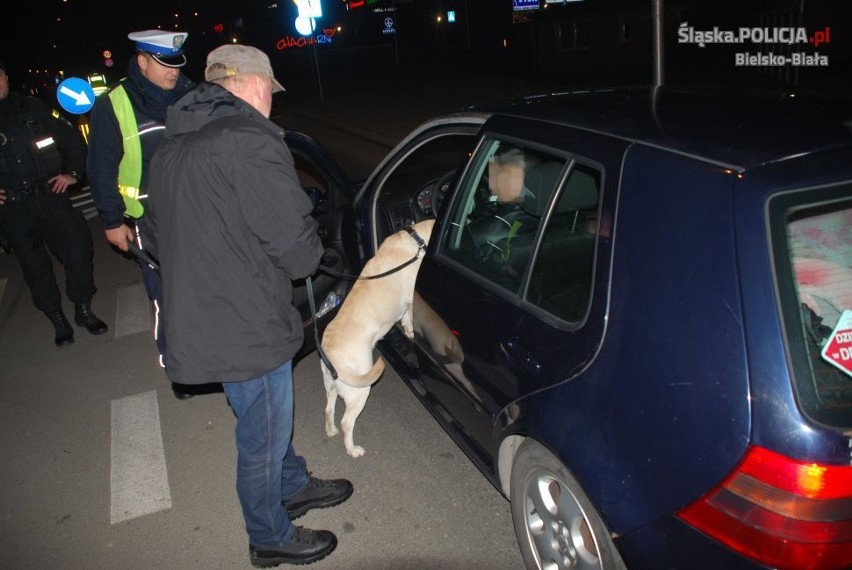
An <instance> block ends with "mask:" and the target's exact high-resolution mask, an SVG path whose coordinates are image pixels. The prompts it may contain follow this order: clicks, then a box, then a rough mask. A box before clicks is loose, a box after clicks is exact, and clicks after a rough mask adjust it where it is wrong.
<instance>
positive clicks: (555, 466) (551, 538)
mask: <svg viewBox="0 0 852 570" xmlns="http://www.w3.org/2000/svg"><path fill="white" fill-rule="evenodd" d="M510 486H511V487H510V492H511V495H510V496H511V508H512V520H513V522H514V525H515V534H516V536H517V538H518V545H519V547H520V549H521V554H522V556H523V558H524V562H525V563H526V566H527V568H531V569H540V570H544V569H551V568H553V569H556V568H577V569H583V570H586V569H592V568H597V569H600V570H611V569H618V570H622V569H625V568H626V566H625V565H624V562H623V561H622V560H621V557H620V556H619V554H618V551H617V550H616V548H615V544H613V542H612V538H611V537H610V533H609V531H608V530H607V529H606V525H604V522H603V520H602V519H601V517H600V515H599V514H598V513H597V511H596V510H595V508H594V507H593V506H592V503H591V501H590V500H589V498H588V497H587V496H586V494H585V493H584V492H583V489H582V487H581V486H580V483H579V482H578V481H577V480H576V479H575V478H574V476H573V475H571V472H570V471H569V470H568V469H567V468H566V467H565V466H564V465H563V464H562V463H561V462H560V461H559V460H558V459H556V457H554V456H553V454H552V453H550V452H549V451H548V450H546V449H545V448H544V447H543V446H541V445H540V444H539V443H537V442H535V441H532V440H527V441H525V442H524V443H523V444H522V445H521V446H520V447H519V448H518V452H517V454H516V456H515V462H514V465H513V466H512V478H511V482H510Z"/></svg>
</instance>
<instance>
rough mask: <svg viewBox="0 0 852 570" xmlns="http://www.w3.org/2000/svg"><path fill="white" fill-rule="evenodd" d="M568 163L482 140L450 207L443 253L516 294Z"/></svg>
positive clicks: (518, 146) (523, 148) (550, 155)
mask: <svg viewBox="0 0 852 570" xmlns="http://www.w3.org/2000/svg"><path fill="white" fill-rule="evenodd" d="M567 162H568V159H567V158H565V157H564V156H557V155H555V154H553V153H549V152H546V151H542V150H539V149H537V148H532V147H529V146H526V145H524V144H519V143H517V142H514V141H506V140H499V139H486V140H485V141H484V143H483V144H482V145H480V147H479V151H478V153H477V156H476V157H474V159H473V161H472V169H471V170H470V171H469V174H468V176H467V177H466V179H465V181H464V182H463V186H462V188H461V189H460V190H459V194H458V198H457V199H456V200H455V202H454V207H453V211H452V213H451V214H450V220H449V223H450V230H449V232H448V236H447V239H445V240H444V241H443V242H442V248H443V252H444V253H445V254H446V255H447V256H449V257H450V258H453V259H455V260H457V261H459V262H460V263H462V264H464V265H465V266H466V267H468V268H470V269H472V270H473V271H475V272H477V273H478V274H480V275H481V276H483V277H485V278H486V279H488V280H489V281H492V282H493V283H496V284H498V285H500V286H501V287H504V288H506V289H509V290H511V291H515V292H517V291H518V290H519V288H520V286H521V282H522V279H523V276H524V273H525V271H526V268H527V266H528V264H529V262H530V259H531V253H532V248H533V245H534V243H535V236H536V233H537V231H538V228H539V226H540V225H541V222H542V219H543V216H544V214H545V212H546V209H547V204H548V203H549V201H550V199H551V197H552V196H553V193H554V191H555V190H556V187H557V185H558V183H559V179H560V177H561V173H562V171H563V169H564V168H565V166H566V164H567Z"/></svg>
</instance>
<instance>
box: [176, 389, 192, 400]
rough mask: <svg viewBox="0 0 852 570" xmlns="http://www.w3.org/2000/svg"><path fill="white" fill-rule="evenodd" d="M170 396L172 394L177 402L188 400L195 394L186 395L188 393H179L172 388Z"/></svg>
mask: <svg viewBox="0 0 852 570" xmlns="http://www.w3.org/2000/svg"><path fill="white" fill-rule="evenodd" d="M172 394H174V395H175V398H177V399H178V400H189V399H190V398H192V397H193V396H195V394H190V393H188V392H183V391H181V390H179V389H177V388H175V387H174V386H172Z"/></svg>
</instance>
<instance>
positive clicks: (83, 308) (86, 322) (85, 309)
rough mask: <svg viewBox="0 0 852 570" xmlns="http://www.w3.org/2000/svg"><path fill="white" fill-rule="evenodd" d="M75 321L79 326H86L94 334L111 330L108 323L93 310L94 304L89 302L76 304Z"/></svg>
mask: <svg viewBox="0 0 852 570" xmlns="http://www.w3.org/2000/svg"><path fill="white" fill-rule="evenodd" d="M74 322H75V323H77V326H78V327H86V330H87V331H89V332H90V333H92V334H104V333H105V332H107V331H108V330H109V327H108V326H107V325H106V323H105V322H103V321H102V320H100V319H99V318H98V317H96V316H95V313H93V312H92V306H91V305H90V304H89V303H76V304H75V305H74Z"/></svg>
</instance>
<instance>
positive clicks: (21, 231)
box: [0, 193, 95, 312]
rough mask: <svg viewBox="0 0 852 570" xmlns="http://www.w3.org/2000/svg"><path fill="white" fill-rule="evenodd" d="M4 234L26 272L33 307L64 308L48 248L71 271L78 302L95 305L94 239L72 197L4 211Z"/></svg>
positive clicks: (70, 291) (69, 284)
mask: <svg viewBox="0 0 852 570" xmlns="http://www.w3.org/2000/svg"><path fill="white" fill-rule="evenodd" d="M0 231H2V232H3V235H4V236H6V239H7V240H8V241H9V245H10V246H11V247H12V249H13V250H14V252H15V255H16V256H17V258H18V262H19V263H20V264H21V268H22V269H23V273H24V279H25V280H26V282H27V285H28V286H29V288H30V293H31V294H32V299H33V304H34V305H35V306H36V308H38V309H39V310H41V311H45V312H51V311H56V310H58V309H61V308H62V297H61V296H60V293H59V287H58V286H57V284H56V275H55V274H54V272H53V263H52V262H51V259H50V256H49V255H48V253H47V251H48V249H49V250H50V251H51V252H53V254H54V255H55V256H56V257H57V259H59V261H60V262H62V265H63V266H64V267H65V293H66V294H67V295H68V298H69V299H70V300H71V301H72V302H74V303H89V302H91V300H92V296H93V295H94V294H95V283H94V277H93V268H92V234H91V231H90V230H89V224H88V223H87V222H86V218H84V217H83V215H82V214H81V213H80V212H78V211H76V210H74V208H73V206H72V205H71V200H70V198H69V197H68V195H67V194H53V193H46V194H44V195H42V196H38V197H33V198H30V199H28V200H24V201H23V202H13V203H10V202H6V203H5V204H4V205H2V206H0Z"/></svg>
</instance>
